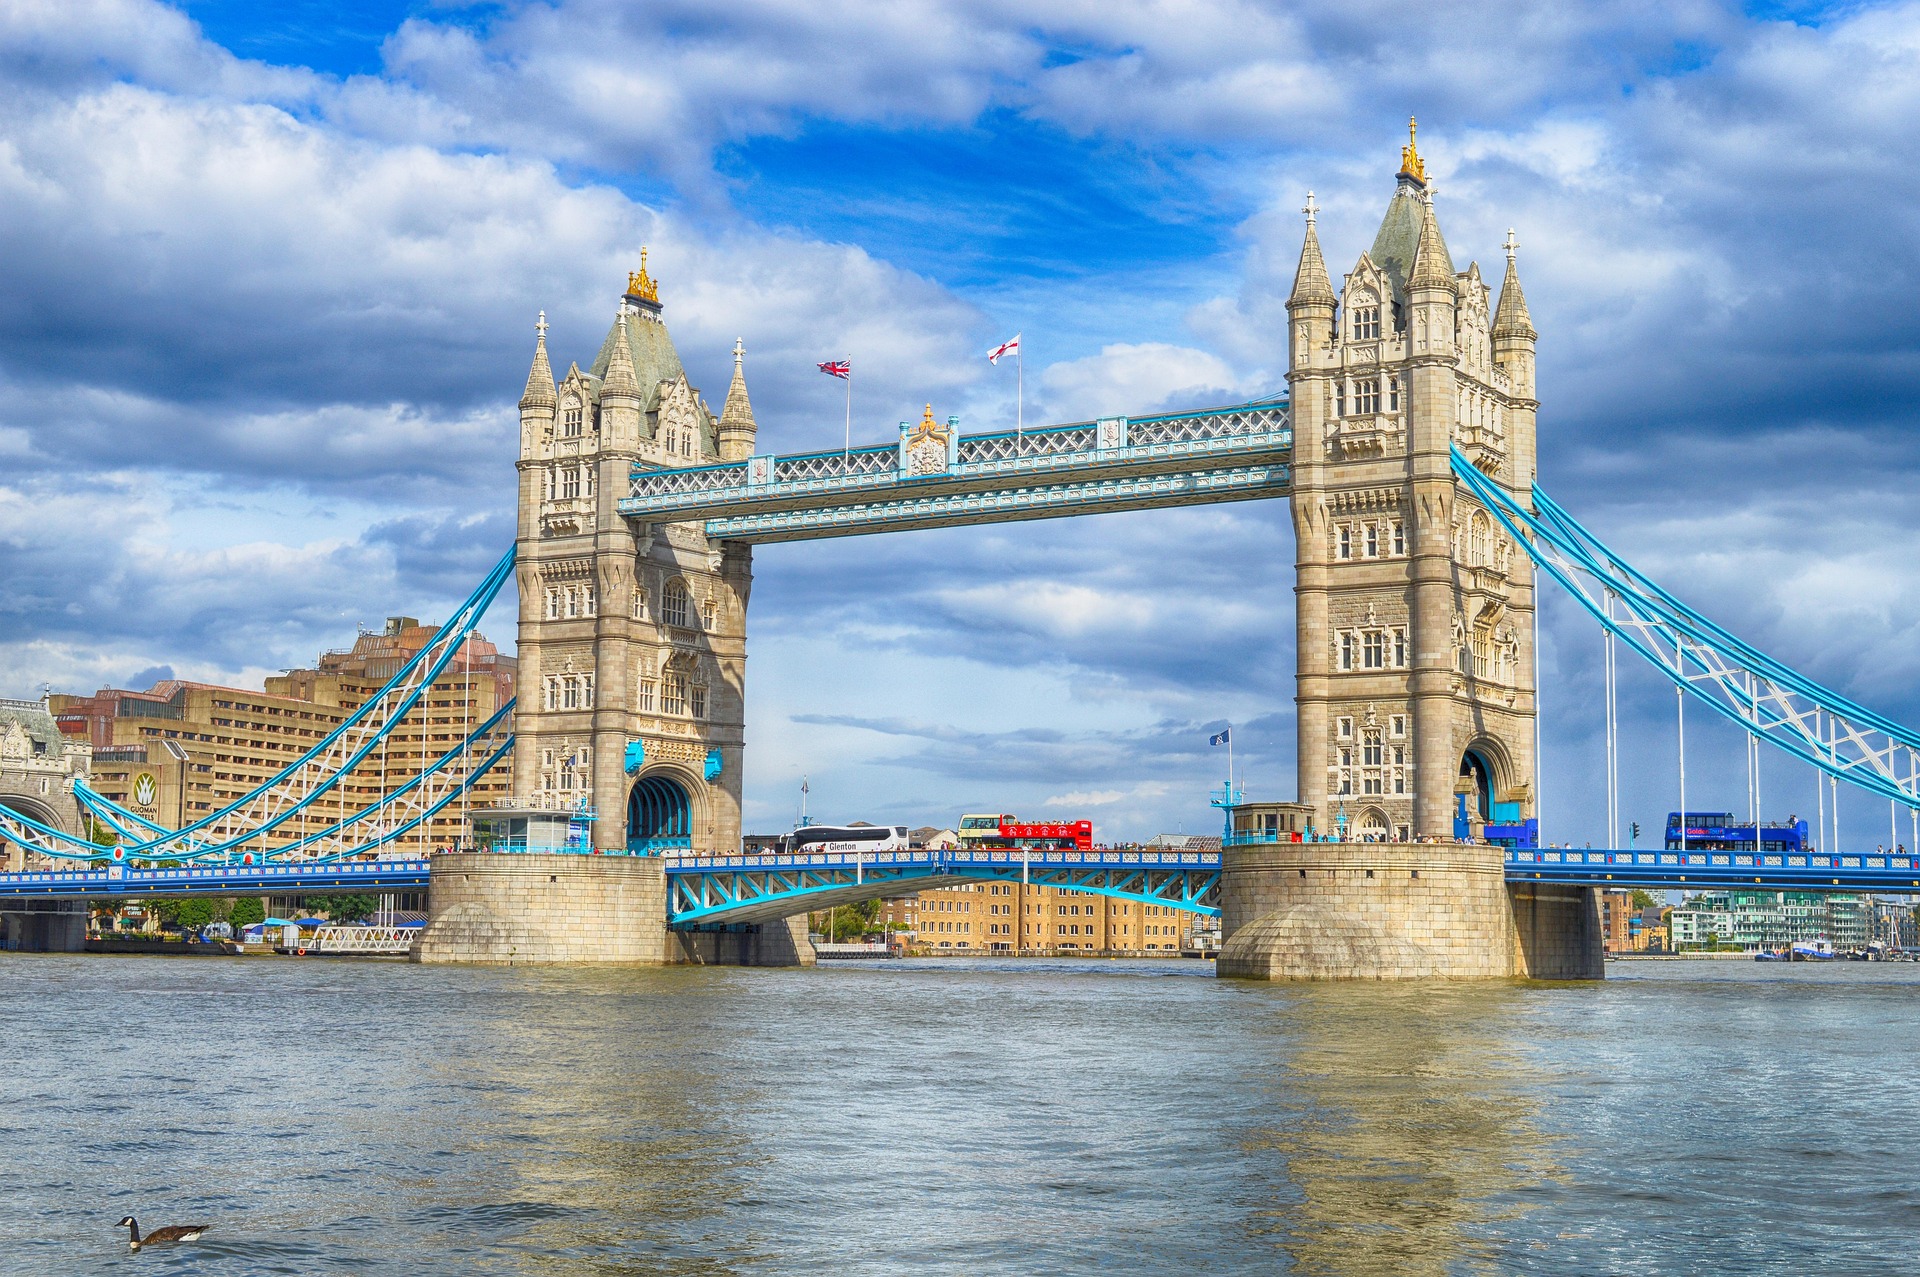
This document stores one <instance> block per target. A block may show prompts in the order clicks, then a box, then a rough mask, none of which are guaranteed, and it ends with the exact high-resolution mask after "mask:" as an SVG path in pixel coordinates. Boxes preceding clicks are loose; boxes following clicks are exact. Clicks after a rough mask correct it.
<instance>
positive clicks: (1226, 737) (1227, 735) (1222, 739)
mask: <svg viewBox="0 0 1920 1277" xmlns="http://www.w3.org/2000/svg"><path fill="white" fill-rule="evenodd" d="M1232 739H1233V729H1232V728H1231V727H1228V728H1223V729H1222V730H1221V732H1220V734H1219V735H1217V736H1209V737H1207V744H1209V745H1224V744H1226V743H1227V742H1228V741H1230V740H1232Z"/></svg>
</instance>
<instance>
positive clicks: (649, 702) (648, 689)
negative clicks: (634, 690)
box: [637, 678, 656, 714]
mask: <svg viewBox="0 0 1920 1277" xmlns="http://www.w3.org/2000/svg"><path fill="white" fill-rule="evenodd" d="M655 686H656V685H655V683H654V681H653V680H652V679H650V678H643V679H641V680H640V694H639V697H638V701H637V704H638V708H639V709H640V712H641V713H643V714H651V713H653V693H654V689H655Z"/></svg>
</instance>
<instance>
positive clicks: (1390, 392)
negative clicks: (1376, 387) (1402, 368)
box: [1387, 376, 1400, 412]
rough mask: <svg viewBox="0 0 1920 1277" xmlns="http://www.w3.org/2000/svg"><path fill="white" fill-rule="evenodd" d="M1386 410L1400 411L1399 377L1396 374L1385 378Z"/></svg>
mask: <svg viewBox="0 0 1920 1277" xmlns="http://www.w3.org/2000/svg"><path fill="white" fill-rule="evenodd" d="M1387 411H1388V412H1399V411H1400V378H1399V377H1397V376H1390V377H1388V378H1387Z"/></svg>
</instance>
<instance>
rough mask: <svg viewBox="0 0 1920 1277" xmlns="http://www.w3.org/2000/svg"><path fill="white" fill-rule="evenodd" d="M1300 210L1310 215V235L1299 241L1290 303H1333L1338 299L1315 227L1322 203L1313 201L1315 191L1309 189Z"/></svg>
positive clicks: (1308, 222)
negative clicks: (1298, 252)
mask: <svg viewBox="0 0 1920 1277" xmlns="http://www.w3.org/2000/svg"><path fill="white" fill-rule="evenodd" d="M1300 211H1301V212H1302V213H1305V214H1306V215H1307V237H1306V239H1305V241H1303V242H1302V243H1301V245H1300V268H1299V269H1298V270H1296V271H1295V272H1294V273H1293V295H1292V296H1290V297H1288V298H1287V305H1288V307H1290V308H1291V307H1294V306H1332V305H1334V304H1336V303H1337V302H1338V300H1339V299H1338V298H1337V297H1335V296H1334V292H1333V280H1332V279H1331V278H1330V277H1329V276H1328V275H1327V261H1326V258H1324V257H1322V256H1321V255H1320V236H1319V234H1318V232H1316V231H1315V230H1314V223H1315V221H1316V220H1317V215H1318V214H1319V212H1320V206H1319V205H1318V204H1315V203H1314V202H1313V192H1312V191H1308V192H1307V202H1306V204H1305V206H1304V207H1302V208H1301V210H1300Z"/></svg>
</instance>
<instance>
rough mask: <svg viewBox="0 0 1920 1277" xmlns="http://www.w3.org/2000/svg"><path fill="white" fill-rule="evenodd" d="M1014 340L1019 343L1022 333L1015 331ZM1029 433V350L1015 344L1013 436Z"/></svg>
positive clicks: (1020, 436) (1018, 437)
mask: <svg viewBox="0 0 1920 1277" xmlns="http://www.w3.org/2000/svg"><path fill="white" fill-rule="evenodd" d="M1013 340H1014V341H1015V342H1016V343H1018V342H1019V340H1020V334H1018V333H1015V334H1014V335H1013ZM1026 433H1027V352H1026V350H1025V349H1024V348H1023V347H1021V346H1019V345H1017V344H1016V345H1015V346H1014V348H1013V437H1014V438H1015V439H1023V438H1025V437H1026Z"/></svg>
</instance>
